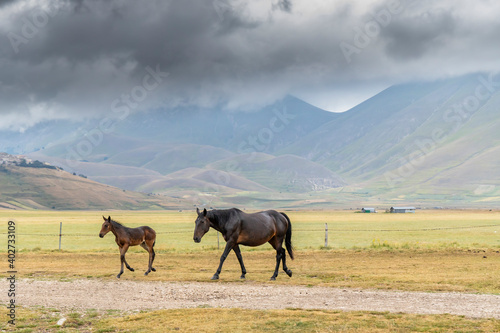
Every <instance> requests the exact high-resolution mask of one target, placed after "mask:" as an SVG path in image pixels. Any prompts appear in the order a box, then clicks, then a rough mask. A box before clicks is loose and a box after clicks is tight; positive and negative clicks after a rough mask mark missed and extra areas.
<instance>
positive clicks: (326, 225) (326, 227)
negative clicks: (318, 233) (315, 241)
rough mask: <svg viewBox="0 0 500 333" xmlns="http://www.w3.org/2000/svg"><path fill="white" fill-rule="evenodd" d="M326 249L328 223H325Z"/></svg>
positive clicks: (326, 245)
mask: <svg viewBox="0 0 500 333" xmlns="http://www.w3.org/2000/svg"><path fill="white" fill-rule="evenodd" d="M325 247H328V223H325Z"/></svg>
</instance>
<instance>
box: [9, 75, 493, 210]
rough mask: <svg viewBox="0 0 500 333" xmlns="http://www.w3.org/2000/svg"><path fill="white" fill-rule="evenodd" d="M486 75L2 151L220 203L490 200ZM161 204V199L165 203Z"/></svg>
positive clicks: (30, 138) (158, 118) (120, 121)
mask: <svg viewBox="0 0 500 333" xmlns="http://www.w3.org/2000/svg"><path fill="white" fill-rule="evenodd" d="M497 81H500V80H497V78H496V77H495V75H493V74H491V73H476V74H471V75H467V76H462V77H457V78H449V79H445V80H439V81H433V82H411V83H406V84H400V85H396V86H392V87H389V88H387V89H386V90H384V91H382V92H380V93H379V94H377V95H375V96H373V97H372V98H370V99H368V100H366V101H364V102H363V103H361V104H359V105H358V106H356V107H354V108H352V109H350V110H348V111H346V112H343V113H332V112H327V111H324V110H322V109H320V108H317V107H314V106H312V105H310V104H308V103H306V102H304V101H301V100H299V99H297V98H294V97H292V96H287V97H285V98H284V99H283V100H281V101H278V102H276V103H274V104H273V105H269V106H267V107H265V108H262V109H259V110H251V111H225V110H223V109H222V108H212V109H197V108H182V107H179V108H175V109H169V110H150V111H148V112H136V113H130V114H121V115H119V114H114V115H109V116H108V117H105V118H101V119H88V120H86V121H74V122H72V121H68V120H64V121H63V120H58V121H47V122H44V123H39V124H38V125H36V126H34V127H32V128H29V129H26V130H25V131H23V132H22V133H20V132H9V131H0V151H5V152H7V153H10V154H23V155H26V156H28V157H30V158H32V159H37V160H41V161H47V162H49V163H51V164H53V165H57V166H61V167H62V168H63V169H64V170H66V171H69V173H76V174H84V175H85V176H87V177H88V178H89V179H91V180H93V181H97V182H99V183H103V184H107V185H111V186H114V187H117V188H120V189H124V190H127V191H139V192H145V193H152V194H161V195H162V196H164V197H165V198H167V199H168V198H170V199H171V200H182V202H185V203H190V204H191V203H192V204H197V205H210V206H217V207H223V206H224V207H227V206H234V205H238V206H247V207H249V208H266V207H268V208H272V207H275V206H277V207H288V208H296V207H310V208H326V207H332V208H334V207H352V206H354V207H360V206H363V205H416V206H444V207H492V206H495V205H498V204H499V203H500V187H499V186H500V177H499V171H497V170H498V166H500V154H499V150H500V120H499V119H500V118H499V111H500V93H499V91H500V89H499V86H500V84H499V83H497ZM167 201H168V200H167Z"/></svg>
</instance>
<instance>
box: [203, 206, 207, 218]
mask: <svg viewBox="0 0 500 333" xmlns="http://www.w3.org/2000/svg"><path fill="white" fill-rule="evenodd" d="M203 216H207V209H206V208H203Z"/></svg>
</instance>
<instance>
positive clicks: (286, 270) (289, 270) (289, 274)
mask: <svg viewBox="0 0 500 333" xmlns="http://www.w3.org/2000/svg"><path fill="white" fill-rule="evenodd" d="M281 260H282V261H283V270H284V271H285V273H286V274H287V275H288V276H289V277H292V270H291V269H288V267H287V266H286V252H285V249H284V248H281Z"/></svg>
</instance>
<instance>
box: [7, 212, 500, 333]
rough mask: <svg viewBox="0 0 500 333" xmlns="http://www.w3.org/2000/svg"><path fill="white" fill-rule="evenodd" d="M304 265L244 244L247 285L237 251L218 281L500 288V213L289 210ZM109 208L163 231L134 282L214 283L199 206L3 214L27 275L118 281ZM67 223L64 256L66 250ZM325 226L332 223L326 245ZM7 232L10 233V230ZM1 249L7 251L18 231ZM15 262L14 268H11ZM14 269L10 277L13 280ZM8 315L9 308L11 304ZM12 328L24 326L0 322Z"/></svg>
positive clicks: (343, 326) (361, 325)
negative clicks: (277, 267) (279, 261)
mask: <svg viewBox="0 0 500 333" xmlns="http://www.w3.org/2000/svg"><path fill="white" fill-rule="evenodd" d="M287 214H288V215H289V216H290V218H291V220H292V225H293V243H294V245H295V249H296V260H294V261H289V266H290V268H291V269H292V270H293V272H294V275H293V277H292V278H288V277H287V276H286V275H285V274H283V273H281V274H280V276H279V277H278V280H277V281H276V282H270V281H269V277H270V276H271V274H272V271H273V268H274V253H273V252H272V249H271V248H270V246H262V247H259V248H242V252H243V258H244V260H245V265H246V267H247V270H248V274H247V281H245V282H241V281H240V280H239V265H238V263H237V260H236V258H235V256H234V255H232V254H231V255H230V256H229V258H228V260H227V261H226V263H225V264H224V268H223V271H222V274H221V280H220V281H219V282H215V283H224V282H240V283H265V284H272V283H279V284H288V285H290V284H296V285H311V286H313V285H319V286H331V287H352V288H370V289H386V290H387V289H389V290H390V289H396V290H413V291H457V292H473V293H476V292H477V293H493V294H500V280H498V276H500V213H499V212H497V211H467V210H464V211H418V212H417V213H416V214H385V213H378V214H358V213H354V212H352V211H309V212H302V211H289V212H287ZM101 215H106V216H107V215H111V216H112V217H113V218H115V219H116V220H119V221H121V222H123V223H124V224H126V225H127V226H139V225H150V226H152V227H153V228H154V229H155V230H156V231H157V232H158V241H157V245H156V249H157V253H158V255H157V259H156V265H155V266H156V268H157V272H155V273H151V274H150V275H149V276H148V277H144V276H143V271H144V270H145V269H146V262H147V254H146V253H145V251H143V250H142V249H140V248H138V247H136V248H131V249H130V250H129V253H128V254H127V256H128V261H129V263H130V264H131V266H132V267H134V268H135V269H136V271H135V272H129V271H126V272H125V273H124V275H123V276H122V280H138V281H142V280H149V281H207V282H208V281H209V279H210V277H211V276H212V274H213V273H214V271H215V269H216V267H217V264H218V262H219V257H220V254H221V252H222V250H223V247H224V241H223V239H222V237H220V240H219V241H220V248H218V246H217V234H216V233H215V232H214V231H210V232H209V233H208V234H207V235H206V236H205V237H204V238H203V240H202V243H201V244H195V243H194V242H193V241H192V232H193V227H194V223H193V222H194V219H195V213H194V212H159V211H152V212H128V211H113V212H88V211H85V212H81V211H78V212H71V211H69V212H68V211H66V212H54V211H50V212H48V211H47V212H40V211H0V219H1V220H3V221H4V223H3V225H4V227H3V228H4V230H5V231H4V232H3V233H6V232H7V221H8V220H14V221H15V222H16V247H17V249H18V252H17V256H16V265H17V266H16V268H17V270H18V278H24V277H30V278H35V279H59V280H72V279H79V278H85V279H104V280H106V279H115V275H116V274H117V272H118V270H119V255H118V249H117V246H116V244H115V243H114V237H113V236H112V235H108V236H106V237H105V238H104V239H101V238H99V237H98V236H97V234H98V232H99V230H100V226H101V223H102V217H101ZM59 222H63V238H62V251H58V250H57V248H58V236H57V235H58V234H59ZM325 223H327V224H328V228H329V234H328V235H329V241H328V247H325V246H324V245H325V244H324V242H325ZM0 232H1V231H0ZM0 244H1V245H0V246H2V248H3V249H6V247H7V245H6V235H4V237H2V241H1V242H0ZM5 264H6V263H5ZM5 271H6V269H4V270H2V273H0V276H4V275H5V273H3V272H5ZM0 309H1V310H0V315H2V316H3V314H2V311H3V312H5V311H6V310H5V307H1V308H0ZM18 311H19V312H18V318H19V319H20V320H19V321H18V325H17V326H16V329H17V331H20V332H22V331H23V330H24V331H25V332H36V331H59V328H58V327H57V326H56V324H55V322H57V320H58V319H59V318H60V317H61V316H65V317H67V318H68V322H67V325H65V327H64V328H63V329H62V330H61V331H67V332H71V331H74V332H76V331H79V332H82V331H91V330H92V331H100V332H111V331H131V332H142V331H164V330H167V331H168V330H171V331H187V332H189V331H204V332H205V331H207V332H217V331H219V332H220V331H222V332H238V331H243V330H244V331H248V332H252V331H259V332H260V331H275V332H280V331H292V332H310V331H317V332H328V331H345V332H377V331H379V332H407V331H424V332H449V331H463V332H482V331H483V332H493V331H500V321H498V320H493V319H468V318H463V317H460V316H451V315H436V316H421V315H410V314H391V313H378V312H338V311H305V310H298V309H288V310H280V311H278V310H276V311H248V310H239V309H212V308H206V309H205V308H203V309H201V308H200V309H183V310H162V311H154V312H146V313H115V312H97V311H92V310H87V311H85V312H82V311H80V312H72V313H71V312H70V313H61V312H60V311H59V310H57V309H46V308H40V309H38V308H35V309H33V308H32V309H24V308H18ZM0 326H2V327H1V329H6V330H9V329H12V327H10V326H8V325H6V323H5V322H4V321H0Z"/></svg>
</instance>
